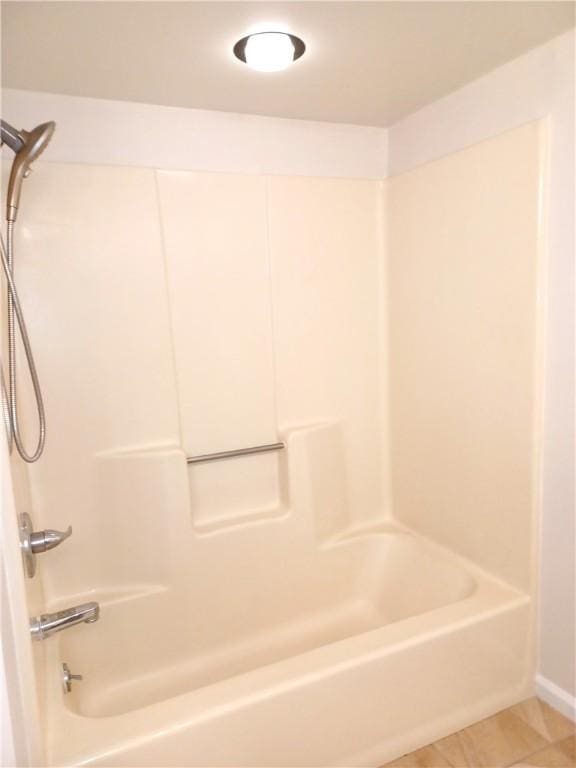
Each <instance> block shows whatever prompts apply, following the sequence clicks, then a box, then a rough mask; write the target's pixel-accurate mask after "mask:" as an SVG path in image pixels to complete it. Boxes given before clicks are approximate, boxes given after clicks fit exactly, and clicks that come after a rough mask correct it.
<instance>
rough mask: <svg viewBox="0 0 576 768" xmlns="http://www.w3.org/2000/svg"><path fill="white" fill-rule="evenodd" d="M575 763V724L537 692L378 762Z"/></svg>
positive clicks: (434, 767) (551, 767)
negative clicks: (414, 748)
mask: <svg viewBox="0 0 576 768" xmlns="http://www.w3.org/2000/svg"><path fill="white" fill-rule="evenodd" d="M505 766H506V767H507V766H514V768H576V726H575V724H574V723H572V722H570V720H568V719H567V718H565V717H563V716H562V715H560V714H559V713H558V712H556V710H554V709H552V707H549V706H548V705H547V704H545V703H544V702H543V701H540V700H539V699H537V698H533V699H527V700H526V701H523V702H522V703H521V704H517V705H516V706H514V707H510V708H509V709H505V710H503V711H502V712H498V714H496V715H494V716H493V717H489V718H487V719H486V720H481V721H480V722H479V723H475V724H474V725H471V726H470V727H469V728H464V730H462V731H458V733H453V734H452V735H451V736H447V737H446V738H445V739H440V741H436V742H434V744H430V745H429V746H427V747H424V748H423V749H419V750H417V751H416V752H411V753H410V754H409V755H404V757H401V758H399V759H397V760H393V761H392V762H391V763H387V764H386V765H385V766H383V767H382V768H505Z"/></svg>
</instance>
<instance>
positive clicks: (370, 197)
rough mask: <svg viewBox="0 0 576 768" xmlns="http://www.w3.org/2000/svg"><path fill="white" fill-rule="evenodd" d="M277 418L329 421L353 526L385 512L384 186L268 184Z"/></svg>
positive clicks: (281, 180)
mask: <svg viewBox="0 0 576 768" xmlns="http://www.w3.org/2000/svg"><path fill="white" fill-rule="evenodd" d="M268 188H269V212H270V214H269V215H270V253H271V259H272V284H273V307H274V329H275V335H276V349H277V365H278V373H277V389H278V412H279V416H280V420H281V423H282V424H283V425H296V424H303V423H304V424H305V423H308V422H320V421H325V422H335V423H337V424H339V425H340V427H341V431H342V436H343V441H342V445H343V451H344V459H345V460H344V467H345V473H346V477H345V483H344V490H345V491H346V492H347V496H348V498H347V504H348V509H349V514H350V515H351V518H352V519H353V520H355V521H356V522H360V521H362V520H366V519H367V518H368V519H369V518H370V517H371V516H374V515H380V514H382V512H383V511H385V512H388V511H389V510H383V502H382V493H381V488H382V483H383V472H384V469H383V464H382V450H381V444H382V441H383V439H385V438H384V434H385V432H384V429H385V427H384V425H383V423H382V420H381V416H382V402H381V400H382V398H381V392H382V382H381V381H380V378H379V376H380V365H379V363H380V355H382V356H386V354H387V351H386V346H385V339H384V338H383V328H382V326H381V323H380V315H379V307H380V306H381V305H380V302H381V299H382V296H381V288H380V279H379V276H380V272H381V269H382V267H383V258H384V254H383V251H382V243H381V234H382V230H381V223H382V222H381V193H382V185H381V183H380V182H367V181H363V180H354V179H346V180H344V179H340V180H337V181H333V180H327V179H310V178H290V177H281V176H276V177H272V178H270V179H269V180H268Z"/></svg>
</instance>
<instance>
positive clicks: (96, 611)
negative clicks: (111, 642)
mask: <svg viewBox="0 0 576 768" xmlns="http://www.w3.org/2000/svg"><path fill="white" fill-rule="evenodd" d="M99 618H100V606H99V605H98V603H95V602H90V603H82V605H74V606H72V608H66V609H65V610H63V611H56V612H55V613H43V614H42V615H41V616H33V617H32V618H31V619H30V634H31V635H32V639H33V640H44V639H45V638H47V637H50V635H53V634H55V633H56V632H61V631H62V630H63V629H66V628H67V627H73V626H75V625H76V624H82V623H83V622H85V623H86V624H92V623H93V622H95V621H98V619H99Z"/></svg>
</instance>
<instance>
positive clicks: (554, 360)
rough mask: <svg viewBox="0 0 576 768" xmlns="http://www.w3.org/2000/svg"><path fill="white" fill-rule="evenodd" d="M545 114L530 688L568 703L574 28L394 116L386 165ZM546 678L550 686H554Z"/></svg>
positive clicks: (396, 168)
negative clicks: (539, 459) (537, 546)
mask: <svg viewBox="0 0 576 768" xmlns="http://www.w3.org/2000/svg"><path fill="white" fill-rule="evenodd" d="M547 116H549V119H550V131H551V134H550V157H549V169H548V171H549V185H548V186H549V189H548V194H547V197H548V199H547V208H548V211H549V226H548V232H547V235H546V239H547V243H546V244H547V249H548V263H547V274H546V278H545V281H546V283H547V290H546V293H547V295H546V297H545V302H546V313H547V318H546V322H545V325H546V328H545V335H546V340H545V348H546V361H545V405H544V455H543V465H544V470H543V487H542V498H543V500H542V507H543V514H542V541H541V608H540V663H539V673H540V674H539V679H538V686H539V688H538V689H539V692H540V694H541V695H543V696H547V697H548V698H549V699H551V700H553V701H554V703H555V704H556V705H557V706H563V707H564V710H565V711H566V712H568V711H569V709H570V707H572V713H573V707H574V693H575V688H574V686H575V668H574V648H576V637H575V629H574V626H575V621H576V617H575V600H576V596H575V584H576V579H575V554H574V546H575V538H574V537H575V532H574V33H573V32H571V33H567V34H565V35H562V36H560V37H558V38H556V39H555V40H553V41H551V42H550V43H548V44H547V45H545V46H542V47H540V48H537V49H535V50H533V51H531V52H529V53H527V54H526V55H524V56H522V57H520V58H518V59H516V60H515V61H512V62H510V63H508V64H506V65H504V66H502V67H500V68H499V69H497V70H495V71H494V72H491V73H490V74H488V75H486V76H485V77H482V78H480V79H479V80H476V81H475V82H473V83H470V84H468V85H467V86H465V87H464V88H462V89H460V90H458V91H456V92H454V93H452V94H450V95H449V96H446V97H445V98H443V99H441V100H439V101H437V102H435V103H434V104H431V105H429V106H428V107H425V108H424V109H422V110H420V111H418V112H416V113H414V114H413V115H410V116H409V117H407V118H405V119H404V120H402V121H400V122H398V123H396V124H395V125H394V126H392V127H391V128H390V132H389V170H390V173H391V174H392V175H394V174H399V173H402V172H404V171H407V170H410V169H412V168H416V167H418V166H420V165H422V164H424V163H427V162H430V161H431V160H435V159H437V158H440V157H443V156H445V155H449V154H451V153H453V152H456V151H458V150H461V149H463V148H464V147H468V146H471V145H472V144H475V143H477V142H479V141H482V140H483V139H485V138H488V137H490V136H495V135H497V134H500V133H503V132H504V131H507V130H509V129H511V128H514V127H516V126H519V125H522V124H523V123H526V122H529V121H532V120H536V119H539V118H544V117H547ZM554 686H558V687H559V689H560V692H558V691H557V690H556V689H555V688H554Z"/></svg>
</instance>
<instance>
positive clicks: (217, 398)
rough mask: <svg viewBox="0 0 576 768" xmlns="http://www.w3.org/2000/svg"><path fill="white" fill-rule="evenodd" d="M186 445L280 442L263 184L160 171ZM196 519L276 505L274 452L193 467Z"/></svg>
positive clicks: (211, 448)
mask: <svg viewBox="0 0 576 768" xmlns="http://www.w3.org/2000/svg"><path fill="white" fill-rule="evenodd" d="M158 188H159V196H160V207H161V216H162V229H163V232H164V243H165V249H166V263H167V274H168V285H169V300H170V307H171V315H172V331H173V341H174V356H175V362H176V378H177V382H178V396H179V407H180V426H181V433H182V445H183V448H184V450H185V452H186V454H187V455H188V456H193V455H198V454H206V453H214V452H217V451H226V450H230V449H235V448H246V447H249V446H255V445H261V444H265V443H273V442H276V441H277V439H278V424H277V418H276V413H275V402H274V399H275V393H274V359H273V340H272V316H271V307H270V279H269V264H268V247H267V241H268V232H267V224H266V197H265V192H266V190H265V179H264V178H262V177H259V176H241V175H229V174H210V173H187V172H181V173H180V172H159V173H158ZM189 473H190V489H191V495H192V506H193V509H194V522H195V523H196V524H200V525H202V524H210V523H211V522H214V521H215V520H217V519H221V518H227V517H228V516H230V515H233V516H234V515H237V514H240V513H244V514H249V513H252V512H254V511H255V510H265V509H267V508H275V507H277V506H278V504H279V499H278V464H277V457H276V456H274V455H262V456H254V457H251V458H243V459H238V460H233V461H226V462H218V463H214V464H213V463H209V464H200V465H196V466H193V467H190V470H189Z"/></svg>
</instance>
